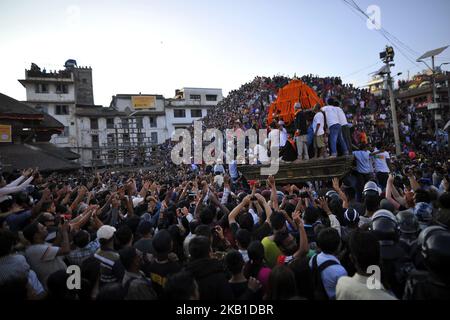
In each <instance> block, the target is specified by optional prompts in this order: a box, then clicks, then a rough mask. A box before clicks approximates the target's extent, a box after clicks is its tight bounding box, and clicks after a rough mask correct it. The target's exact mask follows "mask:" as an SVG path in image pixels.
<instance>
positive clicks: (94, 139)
mask: <svg viewBox="0 0 450 320" xmlns="http://www.w3.org/2000/svg"><path fill="white" fill-rule="evenodd" d="M91 137H92V147H93V148H98V147H99V143H98V135H97V134H93V135H92V136H91Z"/></svg>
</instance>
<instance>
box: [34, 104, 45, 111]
mask: <svg viewBox="0 0 450 320" xmlns="http://www.w3.org/2000/svg"><path fill="white" fill-rule="evenodd" d="M36 110H37V111H39V112H43V113H48V107H47V106H41V105H39V104H38V105H37V106H36Z"/></svg>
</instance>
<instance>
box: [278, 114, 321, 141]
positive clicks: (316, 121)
mask: <svg viewBox="0 0 450 320" xmlns="http://www.w3.org/2000/svg"><path fill="white" fill-rule="evenodd" d="M318 124H320V127H319V130H318V131H317V135H318V136H322V135H324V134H325V130H324V126H325V119H324V117H323V114H322V112H317V113H316V115H315V116H314V119H313V130H314V134H315V133H316V128H317V125H318ZM269 135H270V134H269Z"/></svg>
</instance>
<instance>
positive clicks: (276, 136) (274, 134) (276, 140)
mask: <svg viewBox="0 0 450 320" xmlns="http://www.w3.org/2000/svg"><path fill="white" fill-rule="evenodd" d="M268 139H269V141H270V147H271V148H272V147H279V146H280V130H278V129H272V130H271V131H270V132H269V135H268Z"/></svg>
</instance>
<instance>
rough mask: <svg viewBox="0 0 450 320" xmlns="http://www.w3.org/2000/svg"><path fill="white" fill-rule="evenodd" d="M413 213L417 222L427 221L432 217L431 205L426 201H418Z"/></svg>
mask: <svg viewBox="0 0 450 320" xmlns="http://www.w3.org/2000/svg"><path fill="white" fill-rule="evenodd" d="M414 214H415V215H416V217H417V219H418V220H419V222H429V221H431V220H432V219H433V207H432V206H431V204H429V203H426V202H418V203H416V206H415V207H414Z"/></svg>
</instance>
